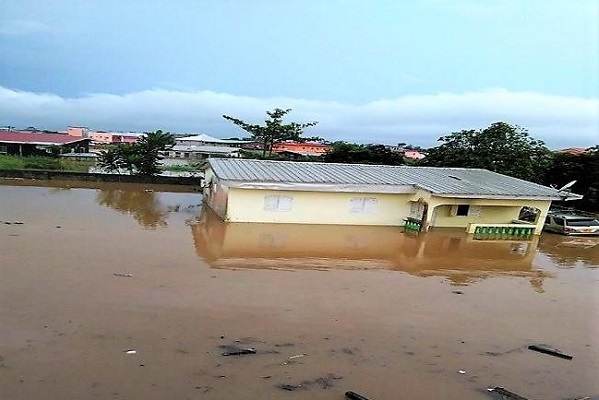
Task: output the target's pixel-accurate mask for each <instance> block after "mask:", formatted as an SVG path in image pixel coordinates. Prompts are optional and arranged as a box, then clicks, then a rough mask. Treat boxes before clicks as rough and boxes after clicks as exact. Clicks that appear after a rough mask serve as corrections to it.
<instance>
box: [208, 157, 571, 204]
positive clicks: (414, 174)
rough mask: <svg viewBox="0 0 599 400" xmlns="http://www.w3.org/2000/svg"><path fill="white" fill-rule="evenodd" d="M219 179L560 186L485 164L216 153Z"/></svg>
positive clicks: (505, 190) (451, 191)
mask: <svg viewBox="0 0 599 400" xmlns="http://www.w3.org/2000/svg"><path fill="white" fill-rule="evenodd" d="M208 162H209V164H210V165H211V167H212V169H213V171H214V173H215V174H216V176H218V177H219V178H220V179H223V180H227V181H238V182H255V183H260V182H268V183H298V184H328V185H331V184H332V185H335V184H339V185H391V186H406V185H411V186H414V187H417V188H422V189H424V190H427V191H429V192H431V193H434V194H438V195H448V196H456V197H459V196H478V197H487V196H489V197H503V198H510V197H527V198H560V197H562V196H560V192H558V191H557V190H556V189H553V188H550V187H546V186H542V185H538V184H536V183H532V182H527V181H524V180H521V179H517V178H512V177H509V176H506V175H502V174H498V173H496V172H491V171H488V170H485V169H470V168H437V167H408V166H389V165H365V164H334V163H315V162H293V161H271V160H251V159H224V158H211V159H209V160H208Z"/></svg>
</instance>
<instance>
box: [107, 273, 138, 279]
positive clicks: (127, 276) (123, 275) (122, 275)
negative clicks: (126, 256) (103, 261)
mask: <svg viewBox="0 0 599 400" xmlns="http://www.w3.org/2000/svg"><path fill="white" fill-rule="evenodd" d="M112 275H114V276H120V277H122V278H131V277H132V276H133V275H132V274H129V273H122V272H115V273H114V274H112Z"/></svg>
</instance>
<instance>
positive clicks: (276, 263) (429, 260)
mask: <svg viewBox="0 0 599 400" xmlns="http://www.w3.org/2000/svg"><path fill="white" fill-rule="evenodd" d="M191 229H192V235H193V239H194V243H195V247H196V251H197V254H198V255H199V256H200V257H202V258H203V259H205V260H206V262H207V263H208V264H209V265H210V266H211V267H212V268H249V269H293V270H297V269H321V270H327V269H386V270H397V271H403V272H407V273H409V274H412V275H415V276H443V277H446V278H447V279H448V280H449V281H450V282H451V283H453V284H456V285H467V284H470V283H472V282H476V281H478V280H480V279H484V278H487V277H490V276H494V275H511V276H522V277H527V278H529V279H530V284H531V285H532V286H533V287H534V288H535V290H537V291H542V290H543V289H542V283H543V279H544V278H545V277H547V276H548V275H547V274H546V273H544V272H542V271H539V270H536V269H534V268H533V259H534V255H535V252H536V248H537V244H538V238H535V239H534V240H532V241H530V242H508V241H478V240H473V239H472V238H471V237H469V236H468V235H466V234H464V232H463V231H462V230H459V231H454V230H437V231H434V232H429V233H427V234H421V235H418V234H406V233H402V232H401V230H400V229H398V228H396V227H366V226H332V225H319V226H314V225H294V224H225V223H223V222H222V221H221V220H220V219H219V218H218V217H216V216H215V215H214V214H213V213H211V212H210V211H206V210H204V211H203V212H202V215H201V217H200V220H199V221H198V223H197V224H194V225H192V226H191Z"/></svg>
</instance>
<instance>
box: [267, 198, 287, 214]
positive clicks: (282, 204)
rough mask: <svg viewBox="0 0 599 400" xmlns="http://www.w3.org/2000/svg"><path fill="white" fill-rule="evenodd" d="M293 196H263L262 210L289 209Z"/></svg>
mask: <svg viewBox="0 0 599 400" xmlns="http://www.w3.org/2000/svg"><path fill="white" fill-rule="evenodd" d="M292 204H293V197H289V196H264V211H280V212H288V211H291V205H292Z"/></svg>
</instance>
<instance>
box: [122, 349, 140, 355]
mask: <svg viewBox="0 0 599 400" xmlns="http://www.w3.org/2000/svg"><path fill="white" fill-rule="evenodd" d="M125 353H126V354H137V350H133V349H129V350H125Z"/></svg>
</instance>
